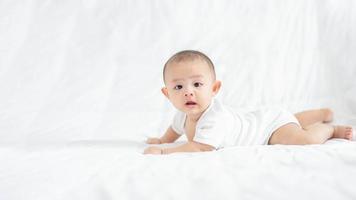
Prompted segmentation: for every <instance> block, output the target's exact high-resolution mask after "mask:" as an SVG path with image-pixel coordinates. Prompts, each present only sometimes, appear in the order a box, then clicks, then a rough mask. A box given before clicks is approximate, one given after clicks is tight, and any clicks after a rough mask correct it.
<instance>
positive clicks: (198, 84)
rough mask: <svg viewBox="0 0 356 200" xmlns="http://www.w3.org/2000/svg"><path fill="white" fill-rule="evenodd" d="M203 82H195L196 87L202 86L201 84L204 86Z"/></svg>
mask: <svg viewBox="0 0 356 200" xmlns="http://www.w3.org/2000/svg"><path fill="white" fill-rule="evenodd" d="M202 85H203V84H202V83H199V82H196V83H194V87H200V86H202Z"/></svg>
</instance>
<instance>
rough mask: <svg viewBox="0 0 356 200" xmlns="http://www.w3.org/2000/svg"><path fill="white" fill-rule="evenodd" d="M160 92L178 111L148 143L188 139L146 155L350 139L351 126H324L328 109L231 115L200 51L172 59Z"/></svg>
mask: <svg viewBox="0 0 356 200" xmlns="http://www.w3.org/2000/svg"><path fill="white" fill-rule="evenodd" d="M163 79H164V83H165V87H163V88H162V93H163V94H164V95H165V96H166V97H167V98H168V100H169V101H170V102H171V103H172V104H173V105H174V107H176V108H177V109H178V112H177V113H176V115H175V116H174V119H173V122H172V124H171V126H170V127H169V128H168V129H167V131H166V133H165V134H164V135H163V136H162V137H160V138H148V139H147V143H148V144H162V143H172V142H174V141H176V140H177V139H178V138H179V137H180V136H181V135H183V134H185V135H186V137H187V139H188V142H187V143H185V144H183V145H180V146H177V147H171V148H160V147H157V146H150V147H148V148H146V149H145V151H144V153H145V154H170V153H174V152H201V151H212V150H216V149H219V148H223V147H228V146H236V145H258V144H294V145H304V144H322V143H324V142H325V141H326V140H328V139H329V138H343V139H347V140H351V139H352V134H353V131H352V128H351V127H350V126H332V125H329V124H326V123H328V122H331V121H332V119H333V113H332V111H331V110H330V109H327V108H324V109H315V110H307V111H303V112H300V113H296V114H294V115H293V114H291V113H289V112H287V111H286V110H284V109H280V108H274V107H265V108H261V109H259V110H257V111H252V112H244V111H238V112H236V111H232V110H231V109H229V108H228V107H226V106H224V105H223V104H222V103H220V102H219V101H218V100H217V99H214V96H215V95H216V94H217V93H218V92H219V89H220V87H221V82H220V81H218V80H216V77H215V70H214V65H213V63H212V61H211V60H210V59H209V58H208V57H207V56H206V55H205V54H203V53H201V52H199V51H192V50H187V51H181V52H178V53H176V54H175V55H173V56H172V57H171V58H170V59H169V60H168V61H167V63H166V64H165V66H164V69H163Z"/></svg>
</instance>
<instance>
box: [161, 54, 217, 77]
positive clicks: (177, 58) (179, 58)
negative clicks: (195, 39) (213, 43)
mask: <svg viewBox="0 0 356 200" xmlns="http://www.w3.org/2000/svg"><path fill="white" fill-rule="evenodd" d="M195 59H202V60H204V61H205V62H206V63H207V64H208V65H209V67H210V70H211V72H212V75H213V79H214V80H215V78H216V75H215V67H214V64H213V62H212V61H211V60H210V58H209V57H208V56H206V55H205V54H204V53H202V52H200V51H195V50H184V51H180V52H178V53H176V54H174V55H173V56H172V57H171V58H169V59H168V61H167V62H166V64H164V68H163V80H164V81H165V72H166V68H167V66H168V65H169V64H171V63H173V62H176V63H179V62H183V61H194V60H195Z"/></svg>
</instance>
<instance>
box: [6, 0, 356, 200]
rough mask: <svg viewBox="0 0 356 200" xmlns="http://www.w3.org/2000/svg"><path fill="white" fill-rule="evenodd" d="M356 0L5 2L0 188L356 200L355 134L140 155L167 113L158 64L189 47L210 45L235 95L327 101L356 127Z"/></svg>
mask: <svg viewBox="0 0 356 200" xmlns="http://www.w3.org/2000/svg"><path fill="white" fill-rule="evenodd" d="M355 10H356V3H355V2H354V1H352V0H339V1H334V0H325V1H319V0H300V1H295V0H285V1H280V0H269V1H265V0H251V1H244V0H236V1H229V0H221V1H214V0H197V1H191V0H180V1H179V2H178V1H173V0H168V1H157V0H150V1H146V0H119V1H116V0H107V1H98V0H90V1H79V0H78V1H75V0H74V1H55V0H53V1H21V0H19V1H17V0H14V1H7V0H0V200H19V199H21V200H22V199H26V200H38V199H46V200H47V199H66V200H67V199H100V200H101V199H286V198H287V199H356V190H355V189H354V188H355V185H356V184H355V183H356V172H355V169H356V144H355V143H356V142H355V141H338V140H336V141H335V140H333V141H331V142H328V144H330V145H328V144H326V145H313V146H280V145H277V146H254V147H236V148H229V149H224V150H222V151H217V152H209V153H195V154H191V153H186V154H175V155H167V156H162V157H160V156H144V155H142V154H141V153H142V151H143V149H144V148H145V147H146V145H145V144H144V143H143V141H144V140H145V138H146V137H154V136H160V135H161V134H162V133H163V132H164V131H165V129H166V128H167V126H168V125H169V123H170V122H171V120H172V116H173V114H174V109H173V107H172V106H171V105H170V103H169V102H168V101H167V100H166V99H165V98H164V96H163V95H162V94H161V93H160V88H161V87H162V86H163V81H162V68H163V64H164V62H165V61H166V60H167V59H168V58H169V57H170V56H171V55H172V54H173V53H175V52H177V51H180V50H183V49H196V50H201V51H203V52H205V53H206V54H207V55H208V56H210V57H211V59H212V60H213V62H214V63H215V66H216V72H217V77H218V79H220V80H221V81H222V89H221V92H220V93H219V95H218V98H219V99H220V100H221V101H222V102H224V103H225V104H227V105H229V106H232V107H246V108H247V109H249V108H251V109H253V108H254V107H256V106H261V105H271V106H275V105H279V106H281V107H283V108H285V109H288V110H290V111H292V112H298V111H301V110H304V109H309V108H318V107H330V108H332V109H333V110H334V112H335V121H334V122H333V123H334V124H350V125H353V126H356V81H355V77H356V56H355V52H356V12H355ZM183 141H184V138H183V139H181V140H180V141H178V142H183ZM174 145H176V144H174Z"/></svg>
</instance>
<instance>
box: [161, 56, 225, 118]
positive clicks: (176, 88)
mask: <svg viewBox="0 0 356 200" xmlns="http://www.w3.org/2000/svg"><path fill="white" fill-rule="evenodd" d="M163 79H164V83H165V87H163V88H162V93H163V94H164V95H165V96H166V97H167V98H168V99H169V100H170V101H171V103H172V104H173V105H174V106H175V107H176V108H177V109H178V110H180V111H182V112H184V113H186V114H187V115H197V116H200V115H201V114H202V113H203V112H204V111H205V110H206V109H207V108H208V106H209V105H210V103H211V100H212V98H213V97H214V96H215V95H216V94H217V93H218V91H219V89H220V85H221V82H220V81H217V80H216V77H215V69H214V64H213V63H212V62H211V60H210V59H209V58H208V57H207V56H206V55H205V54H203V53H201V52H199V51H193V50H186V51H181V52H178V53H176V54H174V55H173V56H172V57H171V58H170V59H169V60H168V61H167V63H166V64H165V65H164V69H163Z"/></svg>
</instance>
